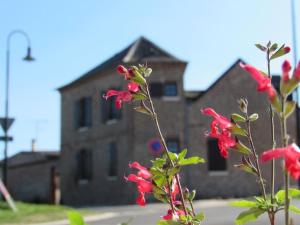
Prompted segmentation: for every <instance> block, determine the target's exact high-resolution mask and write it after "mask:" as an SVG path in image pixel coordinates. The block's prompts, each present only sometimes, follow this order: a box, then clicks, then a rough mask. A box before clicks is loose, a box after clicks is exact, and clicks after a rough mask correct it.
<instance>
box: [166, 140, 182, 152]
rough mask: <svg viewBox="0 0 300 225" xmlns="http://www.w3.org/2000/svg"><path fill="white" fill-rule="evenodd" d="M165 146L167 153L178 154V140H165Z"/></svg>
mask: <svg viewBox="0 0 300 225" xmlns="http://www.w3.org/2000/svg"><path fill="white" fill-rule="evenodd" d="M166 144H167V146H168V149H169V151H171V152H173V153H179V152H180V145H179V139H178V138H167V140H166Z"/></svg>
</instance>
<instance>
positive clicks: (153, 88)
mask: <svg viewBox="0 0 300 225" xmlns="http://www.w3.org/2000/svg"><path fill="white" fill-rule="evenodd" d="M150 94H151V97H161V96H162V95H163V84H162V83H159V82H153V83H151V84H150Z"/></svg>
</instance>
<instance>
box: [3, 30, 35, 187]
mask: <svg viewBox="0 0 300 225" xmlns="http://www.w3.org/2000/svg"><path fill="white" fill-rule="evenodd" d="M17 34H19V35H22V36H23V37H25V39H26V41H27V54H26V56H25V57H24V58H23V60H24V61H29V62H30V61H33V60H34V58H33V57H32V56H31V45H30V38H29V36H28V35H27V34H26V33H25V32H24V31H22V30H14V31H12V32H10V33H9V34H8V36H7V42H6V83H5V84H6V85H5V115H4V118H1V120H0V122H1V126H2V128H3V131H4V137H3V138H2V140H3V141H4V159H3V182H4V185H7V151H8V142H9V141H12V137H9V136H8V130H9V128H10V126H11V125H12V123H13V121H14V119H13V118H9V85H10V80H9V75H10V41H11V38H12V37H13V36H14V35H17Z"/></svg>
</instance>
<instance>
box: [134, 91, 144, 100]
mask: <svg viewBox="0 0 300 225" xmlns="http://www.w3.org/2000/svg"><path fill="white" fill-rule="evenodd" d="M132 96H133V100H134V101H140V100H145V99H147V96H146V95H145V94H143V93H135V94H132Z"/></svg>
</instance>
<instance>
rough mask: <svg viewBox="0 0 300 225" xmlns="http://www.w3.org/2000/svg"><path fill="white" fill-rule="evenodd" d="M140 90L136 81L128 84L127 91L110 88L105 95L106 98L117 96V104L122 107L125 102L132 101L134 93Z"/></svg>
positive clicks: (118, 107) (117, 106)
mask: <svg viewBox="0 0 300 225" xmlns="http://www.w3.org/2000/svg"><path fill="white" fill-rule="evenodd" d="M139 90H140V88H139V85H138V84H137V83H135V82H130V83H128V84H127V91H117V90H108V91H107V93H106V94H105V95H104V96H103V97H104V98H105V99H106V100H107V99H108V98H110V97H113V96H116V100H115V106H116V108H117V109H121V107H122V103H123V102H130V101H132V100H133V95H132V93H137V92H138V91H139Z"/></svg>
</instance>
